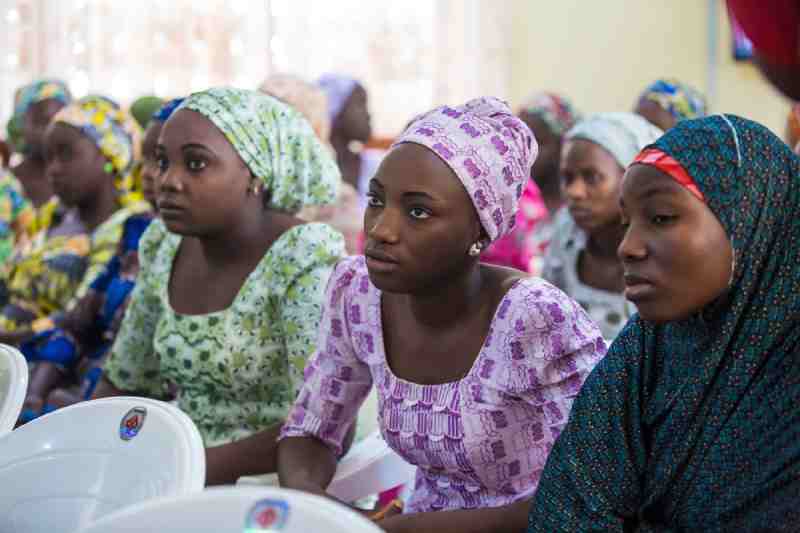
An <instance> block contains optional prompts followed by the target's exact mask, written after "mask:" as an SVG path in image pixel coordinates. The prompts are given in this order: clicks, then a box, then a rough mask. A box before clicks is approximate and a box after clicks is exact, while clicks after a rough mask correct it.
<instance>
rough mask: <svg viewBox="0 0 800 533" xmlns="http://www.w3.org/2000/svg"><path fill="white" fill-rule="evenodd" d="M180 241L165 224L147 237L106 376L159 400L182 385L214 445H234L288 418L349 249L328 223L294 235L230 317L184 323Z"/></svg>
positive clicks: (182, 396)
mask: <svg viewBox="0 0 800 533" xmlns="http://www.w3.org/2000/svg"><path fill="white" fill-rule="evenodd" d="M180 242H181V237H180V236H178V235H174V234H171V233H168V232H166V229H165V227H164V225H163V223H161V222H160V221H155V222H153V223H152V224H151V225H150V228H148V230H147V232H146V233H145V235H144V236H143V237H142V241H141V244H140V249H139V257H140V261H141V271H140V273H139V278H138V280H137V284H136V287H135V288H134V290H133V294H132V296H131V302H130V305H129V307H128V311H127V314H126V316H125V319H124V320H123V323H122V326H121V328H120V331H119V333H118V335H117V339H116V341H115V344H114V346H113V347H112V349H111V355H110V357H109V360H108V362H107V363H106V368H105V372H106V376H107V377H108V378H109V379H110V380H111V382H112V383H113V384H114V385H116V386H117V387H118V388H120V389H123V390H126V391H132V392H137V393H140V394H146V395H149V396H153V397H162V396H164V394H165V391H166V390H167V389H170V388H172V386H174V388H177V390H178V393H177V394H178V396H177V401H178V406H179V407H180V408H181V409H182V410H183V411H185V412H186V413H187V414H188V415H189V416H190V417H191V418H192V420H193V421H194V422H195V424H196V425H197V427H198V429H199V430H200V433H201V435H202V436H203V439H204V441H205V444H206V446H216V445H221V444H227V443H229V442H232V441H235V440H239V439H242V438H245V437H248V436H250V435H252V434H254V433H257V432H258V431H261V430H264V429H266V428H267V427H269V426H271V425H273V424H275V423H279V422H281V421H283V420H284V419H285V417H286V415H287V413H288V410H289V407H290V406H291V404H292V402H293V401H294V398H295V395H296V392H297V390H298V389H299V387H300V386H301V382H302V373H303V368H304V366H305V362H306V359H307V358H308V356H309V355H310V354H311V353H312V352H313V351H314V347H315V346H316V335H317V329H318V327H319V319H320V315H321V313H322V301H323V293H324V288H325V284H326V282H327V279H328V277H329V275H330V273H331V271H332V269H333V266H334V264H335V263H336V261H337V260H338V259H339V258H340V257H341V256H342V255H343V254H344V243H343V240H342V237H341V236H340V235H339V234H338V233H336V232H335V231H334V230H333V229H331V228H330V227H329V226H326V225H324V224H304V225H300V226H295V227H294V228H292V229H290V230H288V231H287V232H285V233H284V234H283V235H282V236H281V237H280V238H279V239H278V240H277V241H275V243H273V245H272V246H271V247H270V249H269V250H268V251H267V253H266V254H265V255H264V257H263V259H262V260H261V262H260V263H259V264H258V266H257V267H256V268H255V270H254V271H253V272H251V273H250V275H249V276H248V277H247V279H246V280H245V282H244V284H243V285H242V287H241V289H240V290H239V293H238V295H237V296H236V298H235V300H234V302H233V304H232V305H231V306H230V307H229V308H227V309H225V310H223V311H219V312H215V313H209V314H205V315H182V314H179V313H176V312H175V311H174V310H173V309H172V307H171V305H170V303H169V294H168V284H169V279H170V273H171V271H172V263H173V260H174V257H175V254H176V252H177V250H178V247H179V245H180Z"/></svg>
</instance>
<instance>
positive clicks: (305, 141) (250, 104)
mask: <svg viewBox="0 0 800 533" xmlns="http://www.w3.org/2000/svg"><path fill="white" fill-rule="evenodd" d="M181 109H190V110H192V111H196V112H198V113H200V114H201V115H203V116H204V117H206V118H208V119H209V120H210V121H211V122H212V123H213V124H214V125H215V126H216V127H217V128H219V129H220V131H222V133H224V134H225V137H226V138H227V139H228V141H229V142H230V143H231V145H233V147H234V149H235V150H236V151H237V152H238V153H239V156H240V157H241V158H242V160H243V161H244V162H245V164H246V165H247V166H248V168H249V169H250V171H251V172H252V173H253V175H254V176H256V177H257V178H260V179H261V181H263V182H264V185H265V186H266V189H267V191H268V192H269V202H268V204H267V206H268V207H271V208H273V209H277V210H280V211H286V212H290V213H295V212H297V211H298V210H300V208H302V207H304V206H308V205H323V204H330V203H333V201H334V199H335V198H336V193H337V191H338V187H339V183H340V181H341V175H340V174H339V167H338V166H337V165H336V161H334V160H333V157H332V156H331V153H330V151H329V150H327V149H326V148H325V147H324V146H323V145H322V144H321V143H320V141H319V140H318V139H317V136H316V135H315V134H314V130H313V129H311V125H310V124H309V123H308V121H306V119H305V118H303V116H302V115H301V114H300V113H298V112H297V111H295V110H294V109H292V108H290V107H289V106H287V105H286V104H284V103H282V102H281V101H280V100H277V99H275V98H273V97H271V96H267V95H265V94H262V93H260V92H256V91H248V90H244V89H234V88H228V87H221V88H215V89H209V90H207V91H203V92H200V93H195V94H193V95H191V96H189V97H188V98H187V99H186V100H185V101H184V102H183V104H181V106H180V107H179V108H178V110H181Z"/></svg>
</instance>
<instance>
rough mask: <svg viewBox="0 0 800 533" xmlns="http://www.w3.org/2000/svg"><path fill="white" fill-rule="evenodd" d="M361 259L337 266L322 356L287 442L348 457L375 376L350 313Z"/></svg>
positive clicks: (308, 372)
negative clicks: (313, 441)
mask: <svg viewBox="0 0 800 533" xmlns="http://www.w3.org/2000/svg"><path fill="white" fill-rule="evenodd" d="M355 260H356V258H348V259H344V260H343V261H342V262H341V263H339V265H337V267H336V269H335V270H334V272H333V274H332V275H331V278H330V282H329V283H328V288H327V291H326V294H325V307H324V309H323V312H322V321H321V327H320V329H319V339H318V343H317V351H316V352H315V353H314V355H313V356H312V357H311V360H310V361H309V363H308V366H306V369H305V383H304V385H303V388H302V389H301V391H300V394H299V396H298V397H297V400H296V401H295V404H294V407H292V410H291V411H290V413H289V417H288V419H287V422H286V425H284V427H283V430H282V431H281V437H280V438H281V439H284V438H287V437H316V438H317V439H319V440H320V441H322V442H324V443H325V444H326V445H327V446H328V447H330V448H331V449H332V450H333V451H334V453H336V455H337V456H341V455H342V442H343V441H344V438H345V435H346V434H347V431H348V430H349V429H350V427H351V425H352V424H353V422H354V421H355V418H356V414H357V413H358V409H359V407H361V404H362V402H363V401H364V399H365V398H366V396H367V394H368V393H369V391H370V389H371V388H372V375H371V373H370V370H369V367H368V366H367V364H366V363H364V362H363V361H361V360H359V359H358V356H357V355H356V351H355V349H354V346H353V343H352V340H351V337H350V326H349V323H348V316H347V312H346V309H347V307H348V302H349V300H350V299H351V297H352V293H354V292H355V290H353V289H354V288H352V287H351V284H352V283H353V280H354V279H355V277H356V269H355V268H354V262H355Z"/></svg>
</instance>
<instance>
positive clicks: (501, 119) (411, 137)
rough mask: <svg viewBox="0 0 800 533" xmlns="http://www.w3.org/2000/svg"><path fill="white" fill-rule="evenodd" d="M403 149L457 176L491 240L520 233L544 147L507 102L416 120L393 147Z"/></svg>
mask: <svg viewBox="0 0 800 533" xmlns="http://www.w3.org/2000/svg"><path fill="white" fill-rule="evenodd" d="M403 143H415V144H419V145H422V146H425V147H426V148H428V149H430V150H431V151H433V152H434V153H435V154H436V155H438V156H439V157H440V158H441V159H442V161H444V162H445V163H446V164H447V165H448V166H449V167H450V168H451V169H452V170H453V172H455V174H456V176H458V179H459V180H461V183H462V184H463V185H464V188H465V189H467V192H468V193H469V196H470V198H471V199H472V203H473V204H474V205H475V209H476V210H477V212H478V217H480V220H481V224H482V225H483V228H484V230H486V234H487V236H488V237H489V239H491V240H492V241H495V240H497V239H499V238H500V237H502V236H503V235H506V234H508V233H509V232H510V231H511V230H512V229H513V228H514V223H515V221H516V214H517V204H518V202H519V198H520V196H522V191H523V189H524V188H525V184H526V183H527V182H528V180H529V179H530V175H531V167H532V166H533V162H534V161H535V160H536V155H537V154H538V151H539V146H538V145H537V144H536V138H535V137H534V136H533V133H532V132H531V130H530V128H528V126H526V125H525V123H524V122H522V121H521V120H520V119H519V118H517V117H516V116H514V114H513V113H512V112H511V109H509V107H508V105H507V104H506V103H505V102H503V101H501V100H498V99H497V98H493V97H484V98H477V99H475V100H470V101H469V102H467V103H466V104H464V105H461V106H457V107H448V106H444V107H439V108H437V109H434V110H433V111H430V112H428V113H425V114H424V115H421V116H419V117H417V118H416V119H414V121H413V122H412V123H411V125H410V126H409V127H408V128H407V129H406V130H405V131H404V132H403V133H402V134H401V135H400V137H399V138H398V139H397V141H396V142H395V143H394V145H393V146H397V145H399V144H403Z"/></svg>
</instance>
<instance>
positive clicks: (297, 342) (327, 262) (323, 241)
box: [274, 224, 345, 396]
mask: <svg viewBox="0 0 800 533" xmlns="http://www.w3.org/2000/svg"><path fill="white" fill-rule="evenodd" d="M285 244H286V246H284V247H283V250H282V253H283V254H284V255H285V257H282V258H281V263H282V264H283V265H284V269H283V274H284V275H283V276H280V280H281V281H280V283H281V284H282V285H283V286H282V287H280V289H279V290H277V291H274V296H275V297H276V298H279V299H280V302H278V303H277V305H276V308H277V309H278V313H279V317H280V319H279V326H280V327H281V328H282V329H283V335H282V337H283V342H284V344H285V346H286V355H287V359H288V363H289V376H290V378H291V380H292V386H293V391H294V396H296V395H297V394H298V393H299V392H300V388H301V387H302V386H303V370H304V369H305V366H306V362H307V361H308V358H309V356H311V354H312V353H313V352H314V348H315V346H316V341H317V336H318V334H319V319H320V316H321V315H322V306H323V302H324V301H325V300H324V297H325V286H326V285H327V283H328V279H329V278H330V276H331V272H333V267H334V265H336V262H337V261H338V260H339V259H340V258H342V257H343V256H344V255H345V249H344V239H343V238H342V236H341V235H340V234H339V233H337V232H336V231H334V230H333V229H332V228H330V227H329V226H327V225H324V224H306V225H303V226H301V227H298V228H297V230H296V231H293V232H292V233H291V234H290V238H289V239H287V240H286V241H285Z"/></svg>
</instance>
